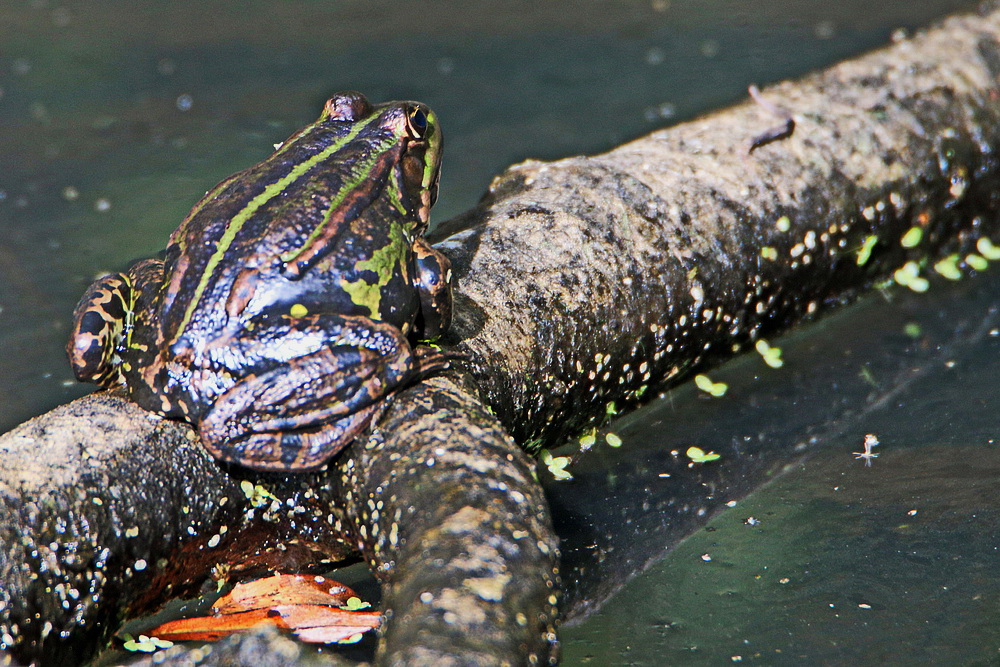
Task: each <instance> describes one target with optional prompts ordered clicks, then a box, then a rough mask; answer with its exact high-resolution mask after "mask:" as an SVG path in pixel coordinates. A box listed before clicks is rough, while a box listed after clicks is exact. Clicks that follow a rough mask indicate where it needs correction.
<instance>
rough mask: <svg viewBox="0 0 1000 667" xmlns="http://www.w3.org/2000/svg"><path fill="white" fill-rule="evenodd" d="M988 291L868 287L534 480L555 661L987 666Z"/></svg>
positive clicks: (994, 641)
mask: <svg viewBox="0 0 1000 667" xmlns="http://www.w3.org/2000/svg"><path fill="white" fill-rule="evenodd" d="M942 282H943V281H942ZM998 288H1000V276H998V275H997V274H996V273H993V274H987V275H981V276H978V277H976V278H974V279H971V280H966V281H964V282H962V283H959V284H947V285H945V284H942V285H938V286H937V287H936V289H934V290H932V293H931V294H929V295H923V296H915V295H909V294H904V293H901V291H900V290H895V291H893V292H892V295H891V297H890V298H889V300H887V299H886V298H885V296H883V295H879V294H875V295H872V296H870V297H869V298H867V299H866V300H864V301H863V302H861V303H859V304H857V305H855V306H854V307H852V308H850V309H848V310H846V311H844V312H841V313H839V314H837V315H834V316H833V317H830V318H827V319H825V320H823V321H822V322H819V323H817V324H813V325H811V326H808V327H805V328H803V329H801V330H799V331H797V332H796V333H794V334H792V335H790V336H787V337H785V338H784V339H780V340H779V341H777V342H776V344H778V345H779V346H780V347H781V348H782V350H783V353H784V358H785V365H784V367H783V368H781V369H778V370H772V369H769V368H767V367H766V366H765V364H764V363H763V361H762V360H761V359H760V358H759V357H757V356H756V355H755V354H753V353H751V354H748V355H746V356H744V357H742V358H740V359H738V360H736V361H735V362H733V363H731V364H729V365H728V366H726V367H724V368H722V369H720V370H718V371H716V372H714V373H712V374H711V375H712V379H713V380H716V381H724V382H727V383H728V384H729V390H728V392H727V393H726V395H725V396H724V397H723V398H721V399H709V398H706V397H705V395H700V396H698V395H695V392H694V391H693V390H692V389H691V388H689V387H684V388H681V389H680V390H677V391H674V392H672V393H671V394H670V395H669V396H667V397H665V398H664V399H662V400H659V401H657V402H656V403H654V404H652V405H650V406H648V407H647V408H645V409H643V410H642V411H639V412H637V413H635V414H632V415H629V416H628V417H626V418H625V419H622V420H620V421H619V422H617V423H616V424H613V425H612V430H614V431H615V432H616V433H617V434H619V435H620V436H621V437H622V439H623V440H624V445H623V446H622V447H621V448H620V449H612V448H610V447H608V446H607V445H605V444H603V442H602V438H600V437H599V438H598V441H599V442H602V444H600V445H598V446H597V447H595V448H594V449H593V450H591V452H590V453H588V454H587V455H585V456H583V457H581V458H580V459H579V460H578V461H577V462H576V463H575V464H574V465H572V466H571V468H570V470H571V472H572V473H573V475H574V479H573V480H572V481H570V482H567V483H549V484H548V490H549V496H550V500H551V502H552V504H553V507H554V515H555V516H556V517H557V522H558V524H559V525H558V530H559V532H560V535H561V537H562V539H563V570H562V576H563V582H564V586H565V588H566V591H567V603H566V609H567V612H568V615H569V621H568V623H567V625H568V626H569V627H568V628H567V629H566V630H565V632H564V634H563V639H564V641H565V644H564V647H565V658H566V663H567V664H579V663H585V662H592V663H593V664H642V665H645V664H665V663H664V662H663V661H666V664H721V663H722V662H726V663H729V662H731V661H740V660H758V661H761V660H762V661H763V662H764V663H766V664H776V663H798V664H801V662H802V661H803V660H807V661H809V662H815V663H823V664H866V663H867V664H871V663H872V662H873V661H875V662H883V661H892V662H899V661H902V663H903V664H920V663H934V664H969V663H970V662H975V661H979V660H982V661H988V660H989V659H996V657H997V655H998V653H997V651H998V649H1000V628H998V627H997V625H996V623H994V622H992V621H991V619H995V613H994V610H995V604H996V601H997V599H998V598H1000V585H998V583H997V581H996V578H995V573H996V571H997V567H998V566H1000V551H998V547H1000V545H998V544H997V542H996V540H995V536H996V534H997V532H998V528H1000V510H998V509H997V507H1000V502H998V501H1000V488H998V486H997V484H996V480H997V476H998V473H1000V429H998V424H997V414H1000V392H997V391H996V390H995V383H996V378H997V377H998V376H1000V363H998V359H1000V357H998V352H1000V312H998V306H1000V304H998V302H997V294H998ZM869 433H870V434H875V435H877V437H878V438H879V440H880V441H881V444H880V445H879V446H878V447H876V448H874V451H875V453H877V454H878V458H876V459H874V460H873V465H872V466H871V467H866V466H865V465H864V461H863V460H859V459H856V458H855V456H854V452H861V451H862V450H863V441H864V438H865V435H866V434H869ZM691 445H696V446H698V447H700V448H701V449H703V450H705V451H714V452H716V453H718V454H720V455H721V458H720V459H719V460H718V461H714V462H709V463H704V464H693V465H690V461H689V459H688V458H687V456H686V455H685V451H686V450H687V448H688V447H689V446H691ZM542 474H543V475H544V474H545V473H544V472H543V473H542ZM764 485H766V486H764ZM762 486H763V488H761V489H760V490H758V491H755V492H753V493H752V494H751V495H749V496H748V497H745V496H747V494H748V492H750V491H752V490H753V489H754V488H757V487H762ZM734 501H735V502H734ZM702 526H704V528H702ZM688 536H690V537H688ZM686 537H687V538H688V539H687V540H686V541H683V542H682V540H684V539H685V538H686Z"/></svg>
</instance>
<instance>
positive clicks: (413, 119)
mask: <svg viewBox="0 0 1000 667" xmlns="http://www.w3.org/2000/svg"><path fill="white" fill-rule="evenodd" d="M406 124H407V127H409V130H410V133H411V134H413V136H414V138H416V139H423V137H424V133H425V132H427V114H425V113H424V112H423V110H422V109H421V108H420V107H411V108H410V110H409V112H408V113H407V114H406Z"/></svg>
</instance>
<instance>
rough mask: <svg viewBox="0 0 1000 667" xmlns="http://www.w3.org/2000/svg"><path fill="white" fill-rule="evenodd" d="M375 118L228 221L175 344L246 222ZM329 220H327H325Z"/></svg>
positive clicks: (296, 169) (293, 170)
mask: <svg viewBox="0 0 1000 667" xmlns="http://www.w3.org/2000/svg"><path fill="white" fill-rule="evenodd" d="M376 118H377V116H372V117H371V118H369V119H367V120H365V121H363V122H359V123H356V124H354V125H353V126H352V127H351V129H350V131H349V132H347V133H346V134H345V135H343V136H342V137H340V138H338V139H337V140H336V141H334V142H333V143H332V144H330V145H329V146H327V147H326V148H324V149H322V150H320V151H318V152H317V153H314V154H313V155H312V156H310V157H309V158H307V159H305V160H303V161H301V162H299V163H298V164H296V165H294V166H293V167H292V168H291V169H290V170H289V171H288V172H287V173H286V174H285V175H284V176H282V177H281V178H279V179H277V180H275V181H274V182H272V183H270V184H268V185H267V186H265V187H264V189H263V190H262V191H261V192H260V193H258V194H257V195H256V196H254V197H253V198H252V199H251V200H250V201H249V202H247V205H246V206H244V207H243V208H242V209H240V210H239V211H237V212H236V213H234V214H233V215H232V217H231V218H230V220H229V223H228V224H227V225H226V229H225V230H224V231H223V233H222V236H221V237H220V238H219V240H218V242H217V243H216V246H215V252H214V253H212V255H211V256H210V257H209V259H208V261H207V262H206V264H205V267H204V268H203V269H202V271H201V275H200V278H199V280H198V284H197V286H196V287H195V288H194V291H193V292H192V294H191V297H190V298H189V299H188V305H187V310H186V311H185V312H184V316H183V317H182V318H181V321H180V324H179V325H178V326H177V328H176V330H175V331H174V335H173V339H174V340H176V339H178V338H180V336H181V335H182V334H183V333H184V330H185V329H186V328H187V325H188V324H189V323H190V322H191V317H192V315H193V314H194V311H195V309H196V308H197V307H198V303H199V302H200V301H201V298H202V296H204V294H205V290H206V289H207V288H208V285H209V283H210V282H211V280H212V276H213V275H214V274H215V271H216V269H217V267H218V265H219V262H221V261H222V259H223V258H224V257H225V255H226V253H227V252H228V251H229V248H230V247H231V246H232V244H233V241H234V240H235V239H236V235H237V234H238V233H239V232H240V230H241V229H242V228H243V226H244V225H245V224H246V222H247V221H248V220H250V218H251V217H252V216H253V215H254V213H256V212H257V211H258V210H260V208H261V207H263V206H264V205H266V204H267V203H268V202H270V201H271V200H272V199H274V198H275V197H278V196H280V195H281V194H282V193H283V192H285V191H286V190H287V189H288V188H289V187H290V186H291V185H292V184H294V183H295V182H296V181H297V180H299V179H300V178H302V177H303V176H304V175H306V174H308V173H309V171H310V170H311V169H312V168H313V167H315V166H316V165H317V164H319V163H321V162H323V161H324V160H327V159H329V158H330V157H331V156H332V155H333V154H335V153H337V152H338V151H340V150H342V149H343V148H344V146H346V145H347V144H348V143H350V142H351V141H352V140H354V139H355V138H356V137H357V136H358V134H360V133H361V131H362V130H364V129H365V128H366V127H367V126H368V125H369V124H371V122H372V121H374V120H375V119H376ZM300 136H301V135H300ZM285 150H286V146H282V148H281V149H279V151H278V152H277V153H275V155H276V156H277V155H281V154H282V153H284V152H285ZM272 157H273V156H272ZM269 161H270V159H269ZM232 180H233V179H232V178H230V179H227V180H226V181H223V183H221V184H220V185H219V186H218V187H217V188H215V189H213V191H212V192H210V193H209V195H207V196H206V197H205V198H204V199H202V202H199V205H198V206H196V207H195V211H192V214H191V215H190V216H189V217H188V219H190V218H191V217H193V216H194V215H196V214H197V213H198V212H200V211H201V210H202V209H203V208H204V206H205V203H207V202H208V201H210V199H211V198H212V197H211V196H212V195H213V194H214V195H218V194H219V193H220V192H221V188H223V187H225V186H226V185H228V184H229V183H231V182H232ZM343 194H344V189H343V188H341V192H339V193H338V194H337V196H338V197H341V196H342V195H343ZM332 208H333V207H331V210H332ZM326 219H327V217H324V220H326Z"/></svg>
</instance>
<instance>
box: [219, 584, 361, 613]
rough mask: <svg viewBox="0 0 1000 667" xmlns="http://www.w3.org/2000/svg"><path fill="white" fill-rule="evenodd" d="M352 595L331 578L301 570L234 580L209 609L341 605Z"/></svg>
mask: <svg viewBox="0 0 1000 667" xmlns="http://www.w3.org/2000/svg"><path fill="white" fill-rule="evenodd" d="M352 597H357V594H356V593H355V592H354V591H352V590H351V589H350V588H348V587H347V586H344V585H343V584H341V583H338V582H336V581H334V580H333V579H327V578H326V577H319V576H313V575H302V574H276V575H274V576H273V577H265V578H263V579H257V580H255V581H247V582H244V583H239V584H236V586H234V587H233V590H231V591H230V592H229V593H227V594H226V595H223V596H222V597H221V598H219V599H218V600H216V601H215V604H214V605H212V610H213V611H215V612H216V613H217V614H232V613H236V612H240V611H249V610H251V609H265V608H267V607H273V606H275V605H287V604H325V605H330V606H332V607H342V606H344V605H346V604H347V600H348V599H349V598H352Z"/></svg>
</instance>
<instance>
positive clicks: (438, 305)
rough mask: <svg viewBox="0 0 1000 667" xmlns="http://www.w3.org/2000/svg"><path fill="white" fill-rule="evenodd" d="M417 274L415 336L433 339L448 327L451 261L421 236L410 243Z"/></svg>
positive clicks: (449, 319) (449, 322)
mask: <svg viewBox="0 0 1000 667" xmlns="http://www.w3.org/2000/svg"><path fill="white" fill-rule="evenodd" d="M413 254H414V257H415V261H416V269H417V272H416V273H417V275H416V279H415V280H414V283H415V284H416V286H417V292H418V294H419V295H420V317H419V318H418V319H417V335H418V336H419V338H420V339H421V340H434V339H436V338H438V337H439V336H441V334H443V333H444V332H445V331H447V330H448V327H449V326H451V261H450V260H449V259H448V258H447V257H445V256H444V255H442V254H441V253H440V252H439V251H438V250H435V249H434V248H433V247H431V244H430V243H428V242H427V240H426V239H425V238H423V237H420V238H418V239H417V240H416V241H414V242H413Z"/></svg>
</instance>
